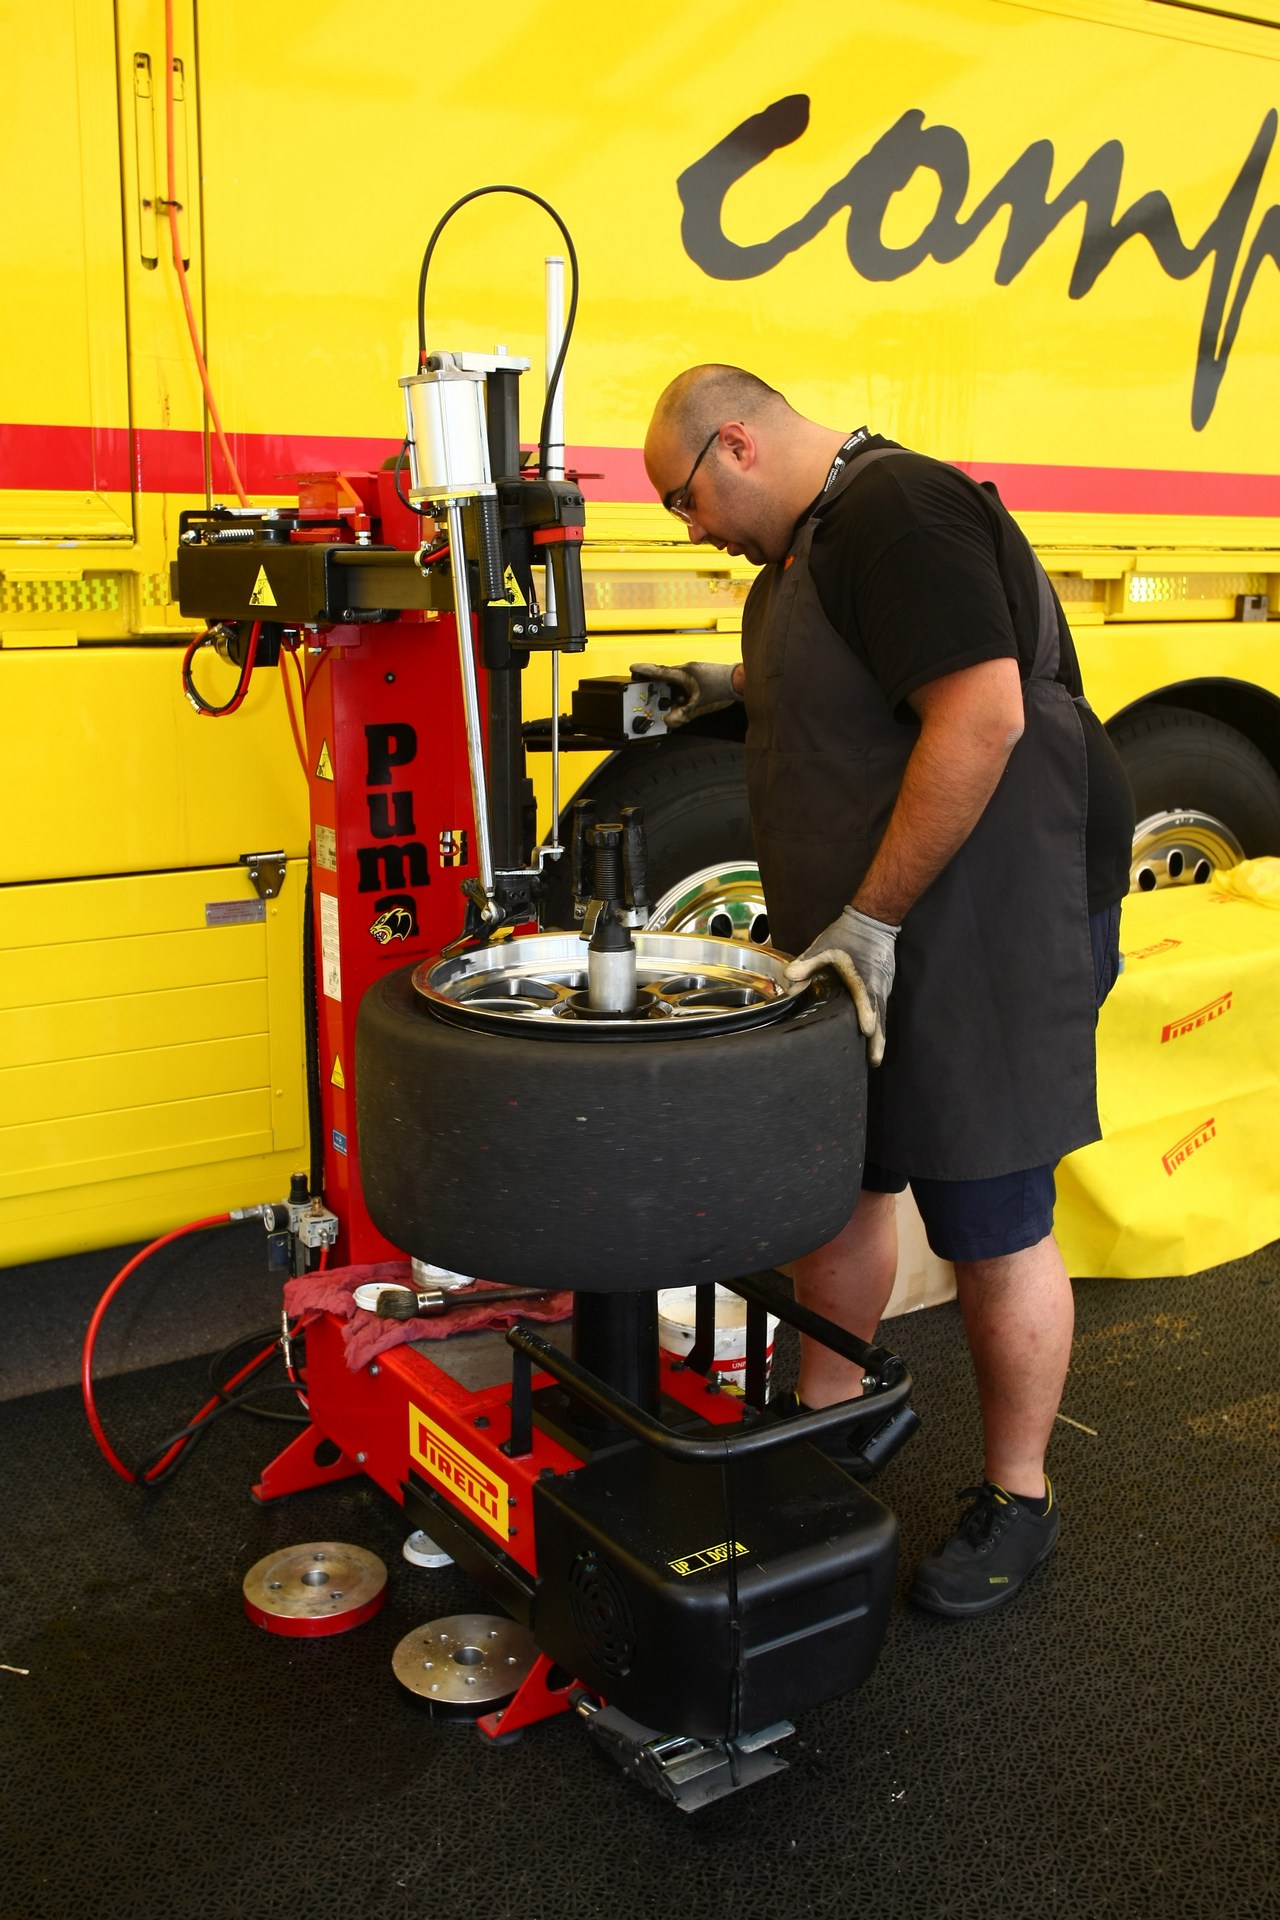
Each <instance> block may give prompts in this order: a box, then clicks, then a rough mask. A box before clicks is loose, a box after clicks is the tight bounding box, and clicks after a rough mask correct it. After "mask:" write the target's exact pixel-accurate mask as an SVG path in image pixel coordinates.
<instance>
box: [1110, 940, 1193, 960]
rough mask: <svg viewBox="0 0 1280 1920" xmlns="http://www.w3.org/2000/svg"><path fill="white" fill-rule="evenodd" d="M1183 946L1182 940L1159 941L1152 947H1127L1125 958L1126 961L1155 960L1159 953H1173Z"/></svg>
mask: <svg viewBox="0 0 1280 1920" xmlns="http://www.w3.org/2000/svg"><path fill="white" fill-rule="evenodd" d="M1181 945H1182V942H1181V940H1157V941H1156V943H1155V945H1154V946H1151V947H1133V948H1128V947H1126V949H1125V955H1124V957H1125V959H1126V960H1154V958H1155V956H1156V955H1157V954H1158V953H1171V952H1172V951H1173V949H1174V948H1175V947H1180V946H1181Z"/></svg>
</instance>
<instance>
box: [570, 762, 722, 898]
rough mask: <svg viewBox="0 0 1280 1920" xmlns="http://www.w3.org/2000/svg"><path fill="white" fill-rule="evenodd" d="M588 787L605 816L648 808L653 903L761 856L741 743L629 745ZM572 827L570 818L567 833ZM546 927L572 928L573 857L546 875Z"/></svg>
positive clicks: (647, 823) (647, 834)
mask: <svg viewBox="0 0 1280 1920" xmlns="http://www.w3.org/2000/svg"><path fill="white" fill-rule="evenodd" d="M582 791H583V792H584V793H586V794H590V795H591V797H592V798H593V799H594V800H595V802H596V805H597V808H598V810H599V817H600V818H601V819H602V820H603V819H605V818H606V817H607V816H609V815H616V812H617V809H618V808H620V807H627V806H632V807H643V808H644V822H645V833H646V837H647V842H648V855H649V861H648V873H649V898H650V900H658V899H660V898H661V897H662V895H663V894H664V893H667V892H669V891H670V890H671V888H672V887H675V886H677V885H678V884H679V883H680V882H681V881H682V880H684V879H686V878H687V877H688V875H689V874H691V873H696V872H697V871H698V870H699V869H700V868H703V867H710V866H713V865H718V864H721V863H727V862H729V861H744V860H745V861H754V860H755V857H756V855H755V842H754V841H753V839H752V837H751V814H750V810H749V809H748V806H747V780H746V770H745V753H744V750H743V748H742V747H741V746H740V745H739V744H738V743H737V742H736V741H733V740H697V739H688V740H686V739H682V738H681V737H680V736H679V735H675V736H673V737H669V738H667V739H665V740H662V741H655V742H654V744H653V746H652V747H638V748H627V749H624V750H623V751H622V752H621V753H620V754H618V755H616V756H615V758H614V759H613V760H611V761H610V762H609V764H608V765H607V766H605V767H602V768H601V770H600V772H599V774H598V775H597V776H595V777H594V778H593V779H590V780H588V781H586V782H585V783H584V785H583V789H582ZM570 824H571V822H570V818H569V817H568V816H566V818H565V820H564V821H563V822H562V825H561V832H562V835H566V836H567V834H568V831H569V827H570ZM543 924H544V925H545V926H548V927H569V926H572V925H573V892H572V887H571V883H570V879H569V872H568V861H567V859H562V860H559V861H557V862H556V863H555V866H554V868H553V869H552V870H551V871H550V872H549V874H548V877H547V892H546V898H545V904H544V908H543Z"/></svg>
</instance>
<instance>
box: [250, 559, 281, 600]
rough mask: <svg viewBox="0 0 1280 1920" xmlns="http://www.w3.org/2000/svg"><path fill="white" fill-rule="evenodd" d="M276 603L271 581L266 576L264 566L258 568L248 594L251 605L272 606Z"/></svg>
mask: <svg viewBox="0 0 1280 1920" xmlns="http://www.w3.org/2000/svg"><path fill="white" fill-rule="evenodd" d="M277 604H278V603H277V601H276V597H275V595H274V593H272V591H271V582H270V581H269V580H268V578H267V570H266V568H265V567H259V568H258V577H257V579H256V580H255V581H254V583H253V592H252V593H251V594H250V595H249V605H250V606H251V607H274V606H276V605H277Z"/></svg>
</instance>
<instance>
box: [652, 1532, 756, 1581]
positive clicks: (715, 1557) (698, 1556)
mask: <svg viewBox="0 0 1280 1920" xmlns="http://www.w3.org/2000/svg"><path fill="white" fill-rule="evenodd" d="M748 1552H749V1549H748V1548H747V1547H744V1546H743V1544H742V1542H741V1540H733V1541H729V1540H721V1541H720V1542H719V1543H718V1545H716V1546H714V1547H704V1548H703V1549H702V1551H701V1553H686V1554H685V1555H684V1556H683V1558H682V1559H679V1560H668V1562H667V1565H668V1566H669V1567H670V1568H671V1571H672V1572H673V1573H678V1574H679V1575H680V1577H681V1578H682V1579H687V1578H688V1577H689V1575H690V1574H691V1573H705V1572H706V1571H707V1569H708V1567H722V1566H724V1564H725V1562H726V1561H727V1560H728V1559H729V1557H730V1554H731V1553H732V1556H733V1558H734V1559H735V1560H744V1559H746V1557H747V1555H748Z"/></svg>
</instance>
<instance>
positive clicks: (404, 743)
mask: <svg viewBox="0 0 1280 1920" xmlns="http://www.w3.org/2000/svg"><path fill="white" fill-rule="evenodd" d="M364 737H365V741H366V743H367V746H368V752H369V772H368V776H367V778H366V780H365V785H366V786H369V787H389V786H390V785H391V769H392V767H407V766H408V764H409V762H410V761H411V760H412V759H414V758H415V757H416V755H417V751H418V736H417V734H416V733H415V732H414V730H413V728H412V727H411V726H409V724H408V723H407V721H400V722H397V723H395V724H393V725H391V726H376V727H366V728H365V730H364Z"/></svg>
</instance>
